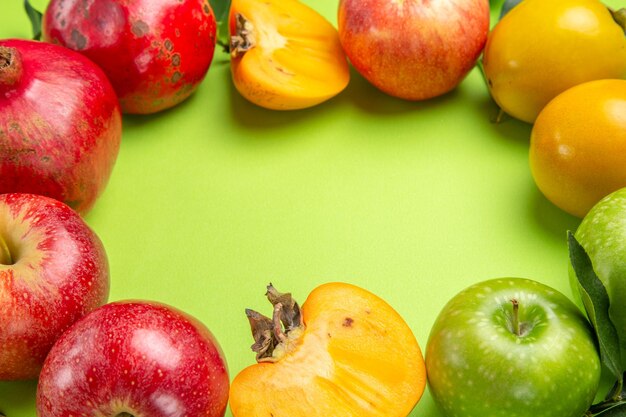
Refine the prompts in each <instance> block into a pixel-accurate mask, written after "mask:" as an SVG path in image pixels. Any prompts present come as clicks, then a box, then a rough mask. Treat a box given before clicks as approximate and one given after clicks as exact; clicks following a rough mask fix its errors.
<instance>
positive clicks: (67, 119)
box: [0, 39, 122, 215]
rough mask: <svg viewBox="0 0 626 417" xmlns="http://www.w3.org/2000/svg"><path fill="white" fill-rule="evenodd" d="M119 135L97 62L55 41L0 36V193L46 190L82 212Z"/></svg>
mask: <svg viewBox="0 0 626 417" xmlns="http://www.w3.org/2000/svg"><path fill="white" fill-rule="evenodd" d="M3 57H4V58H3ZM7 57H8V58H7ZM121 136H122V115H121V110H120V106H119V102H118V100H117V97H116V95H115V91H114V90H113V87H112V86H111V84H110V82H109V81H108V79H107V78H106V75H105V74H104V73H103V72H102V70H101V69H100V68H98V66H97V65H95V64H94V63H93V62H91V61H89V60H88V59H87V58H85V57H84V56H82V55H81V54H78V53H76V52H74V51H71V50H69V49H67V48H63V47H60V46H57V45H52V44H48V43H44V42H36V41H29V40H18V39H8V40H1V41H0V194H2V193H12V192H20V193H31V194H40V195H45V196H48V197H51V198H54V199H57V200H60V201H62V202H64V203H65V204H67V205H69V206H70V207H71V208H73V209H74V210H76V211H77V212H78V213H80V214H81V215H84V214H85V213H87V212H88V211H89V210H90V209H91V208H92V207H93V205H94V204H95V202H96V200H97V198H98V197H99V196H100V194H101V193H102V191H103V190H104V188H105V187H106V184H107V183H108V180H109V177H110V175H111V172H112V170H113V166H114V165H115V161H116V159H117V155H118V152H119V147H120V141H121Z"/></svg>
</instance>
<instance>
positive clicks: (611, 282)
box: [570, 188, 626, 360]
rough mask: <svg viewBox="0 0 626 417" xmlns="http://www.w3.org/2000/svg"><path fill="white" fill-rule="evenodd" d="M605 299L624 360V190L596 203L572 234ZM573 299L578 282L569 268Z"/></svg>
mask: <svg viewBox="0 0 626 417" xmlns="http://www.w3.org/2000/svg"><path fill="white" fill-rule="evenodd" d="M574 236H575V237H576V240H578V242H579V243H580V244H581V246H582V247H583V248H584V249H585V251H586V252H587V254H588V255H589V258H590V259H591V263H592V265H593V269H594V271H595V273H596V275H597V276H598V278H599V279H600V281H602V283H603V284H604V287H605V288H606V291H607V294H608V296H609V302H610V305H609V317H610V319H611V322H613V324H614V325H615V328H616V330H617V333H618V336H619V339H620V344H621V348H622V358H623V359H624V360H626V188H622V189H620V190H617V191H614V192H613V193H611V194H609V195H608V196H606V197H604V198H603V199H602V200H600V201H599V202H598V203H596V205H594V206H593V207H592V208H591V210H590V211H589V212H588V213H587V214H586V215H585V217H584V218H583V220H582V222H581V223H580V225H579V226H578V229H577V230H576V233H575V234H574ZM570 282H571V284H572V288H573V290H574V294H575V296H576V297H578V295H579V292H578V291H579V287H578V280H577V279H576V275H575V274H574V271H573V269H572V268H571V267H570Z"/></svg>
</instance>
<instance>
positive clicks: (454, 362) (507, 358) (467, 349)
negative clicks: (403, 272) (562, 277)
mask: <svg viewBox="0 0 626 417" xmlns="http://www.w3.org/2000/svg"><path fill="white" fill-rule="evenodd" d="M426 369H427V374H428V383H429V387H430V393H431V395H432V397H433V399H434V401H435V402H436V403H437V405H438V406H439V407H440V409H441V410H442V411H443V412H444V414H445V415H446V416H459V417H496V416H503V417H504V416H506V417H515V416H519V417H581V416H582V415H583V414H584V413H585V411H586V410H587V409H588V408H589V406H590V405H591V403H592V401H593V399H594V397H595V394H596V392H597V390H598V385H599V382H600V373H601V366H600V358H599V355H598V352H597V349H596V345H595V339H594V336H593V331H592V329H591V325H590V324H589V322H588V321H587V320H586V318H585V317H584V315H583V314H582V312H581V311H580V309H579V308H578V307H576V305H575V304H574V303H573V302H572V301H570V300H569V299H568V298H567V297H565V296H564V295H563V294H561V293H560V292H558V291H556V290H554V289H552V288H550V287H548V286H546V285H543V284H541V283H539V282H536V281H532V280H528V279H522V278H500V279H493V280H489V281H484V282H481V283H478V284H476V285H473V286H471V287H469V288H467V289H465V290H464V291H462V292H460V293H459V294H457V295H456V296H455V297H454V298H452V299H451V300H450V301H449V302H448V304H446V306H445V307H444V308H443V310H442V311H441V312H440V314H439V316H438V317H437V319H436V321H435V324H434V325H433V327H432V329H431V333H430V336H429V339H428V344H427V347H426Z"/></svg>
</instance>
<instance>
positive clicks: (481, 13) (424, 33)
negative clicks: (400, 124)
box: [337, 0, 490, 100]
mask: <svg viewBox="0 0 626 417" xmlns="http://www.w3.org/2000/svg"><path fill="white" fill-rule="evenodd" d="M489 14H490V12H489V1H488V0H450V1H428V0H340V1H339V13H338V20H337V21H338V30H339V39H340V41H341V45H342V46H343V48H344V50H345V52H346V55H347V56H348V58H349V60H350V62H351V63H352V65H353V66H354V68H355V69H356V70H357V71H358V72H359V73H360V74H361V75H362V76H363V77H365V78H366V79H367V80H368V81H369V82H370V83H371V84H373V85H374V86H375V87H377V88H378V89H380V90H382V91H383V92H385V93H387V94H389V95H392V96H395V97H399V98H402V99H406V100H425V99H429V98H432V97H436V96H439V95H442V94H444V93H447V92H449V91H451V90H453V89H454V88H455V87H456V86H457V85H458V84H459V83H460V82H461V81H462V80H463V79H464V78H465V76H466V75H467V73H468V72H469V71H470V70H471V69H472V68H473V67H474V65H475V64H476V60H477V59H478V57H479V56H480V54H481V52H482V50H483V48H484V46H485V43H486V42H487V34H488V32H489Z"/></svg>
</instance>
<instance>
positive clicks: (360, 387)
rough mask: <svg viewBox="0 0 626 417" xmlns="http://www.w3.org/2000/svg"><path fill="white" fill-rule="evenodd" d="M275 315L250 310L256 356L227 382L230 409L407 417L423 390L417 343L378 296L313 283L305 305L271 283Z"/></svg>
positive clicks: (313, 416) (256, 415)
mask: <svg viewBox="0 0 626 417" xmlns="http://www.w3.org/2000/svg"><path fill="white" fill-rule="evenodd" d="M267 296H268V299H269V300H270V302H271V303H272V304H273V305H274V315H273V318H272V319H270V318H267V317H265V316H263V315H261V314H259V313H257V312H254V311H251V310H247V311H246V314H247V315H248V319H249V320H250V324H251V326H252V333H253V335H254V338H255V341H256V343H255V344H254V345H253V346H252V349H253V350H254V351H255V352H257V362H259V363H257V364H254V365H251V366H249V367H247V368H245V369H244V370H242V371H241V372H240V373H239V374H238V375H237V376H236V377H235V378H234V380H233V383H232V385H231V389H230V407H231V411H232V413H233V416H235V417H262V416H263V417H265V416H267V417H270V416H273V417H299V416H307V417H329V416H341V417H374V416H376V417H383V416H384V417H405V416H407V415H408V414H409V413H410V412H411V410H412V409H413V408H414V407H415V405H416V404H417V402H418V401H419V399H420V398H421V396H422V394H423V392H424V387H425V385H426V371H425V365H424V359H423V356H422V352H421V350H420V347H419V345H418V343H417V341H416V339H415V336H414V335H413V333H412V331H411V329H410V328H409V327H408V325H407V324H406V322H405V321H404V320H403V319H402V318H401V317H400V315H399V314H398V313H397V312H396V311H395V310H394V309H393V308H392V307H391V306H390V305H389V304H387V303H386V302H385V301H383V300H382V299H380V298H379V297H378V296H376V295H374V294H372V293H370V292H368V291H366V290H364V289H361V288H359V287H356V286H354V285H350V284H345V283H330V284H324V285H322V286H319V287H317V288H316V289H314V290H313V292H311V294H310V295H309V297H308V298H307V300H306V301H305V303H304V304H303V306H302V309H301V310H300V308H299V307H298V304H297V303H296V302H295V301H293V299H292V298H291V295H290V294H281V293H279V292H278V291H276V289H275V288H274V287H273V286H271V284H270V286H268V292H267Z"/></svg>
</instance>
